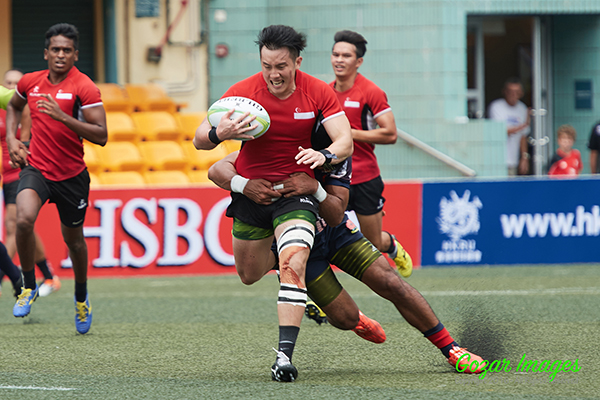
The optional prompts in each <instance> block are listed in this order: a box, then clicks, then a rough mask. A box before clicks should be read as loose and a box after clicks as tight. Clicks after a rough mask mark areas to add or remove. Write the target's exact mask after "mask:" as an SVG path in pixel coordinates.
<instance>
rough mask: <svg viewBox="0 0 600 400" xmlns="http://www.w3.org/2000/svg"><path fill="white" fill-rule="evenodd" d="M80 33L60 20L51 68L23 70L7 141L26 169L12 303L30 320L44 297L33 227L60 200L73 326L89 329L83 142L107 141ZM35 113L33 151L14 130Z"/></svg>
mask: <svg viewBox="0 0 600 400" xmlns="http://www.w3.org/2000/svg"><path fill="white" fill-rule="evenodd" d="M78 44H79V32H78V31H77V28H76V27H74V26H73V25H69V24H56V25H53V26H52V27H50V29H48V31H47V32H46V41H45V49H44V59H45V60H47V61H48V69H47V70H43V71H37V72H32V73H29V74H25V75H24V76H23V78H21V80H20V81H19V83H18V85H17V91H16V93H17V95H16V96H13V97H12V99H11V101H10V103H9V105H8V108H7V129H6V131H7V132H6V142H7V144H8V151H9V154H10V158H11V161H12V163H13V164H14V165H18V166H20V167H21V174H20V177H21V179H20V180H19V187H18V189H17V234H16V239H17V249H18V252H19V258H20V260H21V268H22V270H23V280H24V282H23V283H24V287H23V291H22V293H21V295H20V296H19V298H18V299H17V303H16V304H15V306H14V308H13V314H14V315H15V317H24V316H26V315H28V314H29V312H30V311H31V305H32V303H33V302H34V301H35V299H36V298H37V296H38V292H39V287H38V286H37V284H36V282H35V272H34V266H35V264H34V250H35V236H34V233H33V227H34V225H35V221H36V219H37V216H38V213H39V211H40V208H41V207H42V206H43V205H44V203H46V201H49V202H51V203H55V204H56V208H57V209H58V214H59V217H60V221H61V231H62V235H63V239H64V241H65V244H66V245H67V247H68V249H69V256H70V257H71V260H72V262H73V272H74V274H75V327H76V329H77V332H79V333H86V332H88V330H89V329H90V325H91V323H92V307H91V305H90V302H89V298H88V293H87V264H88V256H87V245H86V242H85V237H84V235H83V222H84V219H85V213H86V209H87V206H88V195H89V187H90V177H89V174H88V172H87V168H86V166H85V162H84V161H83V143H82V139H87V140H89V141H90V142H92V143H96V144H99V145H102V146H103V145H105V144H106V140H107V132H106V113H105V112H104V107H103V106H102V100H101V98H100V90H99V89H98V88H97V87H96V85H94V83H93V82H92V80H91V79H90V78H89V77H87V76H86V75H84V74H83V73H81V72H79V70H78V69H77V68H76V67H75V62H76V61H77V60H78V57H79V52H78ZM26 104H27V105H28V106H29V109H30V111H31V124H32V126H31V143H30V147H29V149H27V147H25V145H24V144H23V143H22V142H21V141H19V140H18V139H17V138H16V137H15V134H16V132H17V126H18V123H19V121H20V120H21V113H22V111H23V108H24V107H25V105H26Z"/></svg>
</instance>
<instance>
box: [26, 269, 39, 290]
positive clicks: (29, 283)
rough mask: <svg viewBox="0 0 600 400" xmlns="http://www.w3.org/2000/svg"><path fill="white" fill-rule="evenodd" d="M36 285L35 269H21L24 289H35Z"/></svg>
mask: <svg viewBox="0 0 600 400" xmlns="http://www.w3.org/2000/svg"><path fill="white" fill-rule="evenodd" d="M36 285H37V283H36V282H35V269H32V270H31V271H23V287H24V288H25V289H35V287H36Z"/></svg>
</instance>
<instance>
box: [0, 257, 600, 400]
mask: <svg viewBox="0 0 600 400" xmlns="http://www.w3.org/2000/svg"><path fill="white" fill-rule="evenodd" d="M338 277H339V279H340V281H341V282H342V284H343V285H344V287H345V288H346V289H347V290H348V291H349V292H350V294H351V295H352V296H353V297H354V298H355V300H356V302H357V303H358V305H359V307H360V308H361V310H362V311H363V312H364V313H365V314H367V315H369V316H370V317H372V318H374V319H376V320H378V321H379V322H380V323H381V325H382V326H383V328H384V329H385V330H386V333H387V337H388V339H387V341H386V342H385V343H383V344H380V345H376V344H372V343H370V342H366V341H364V340H363V339H361V338H359V337H358V336H356V334H354V333H353V332H343V331H339V330H337V329H335V328H333V327H332V326H330V325H322V326H318V325H317V324H316V323H315V322H313V321H310V320H308V319H306V318H305V319H304V321H303V323H302V329H301V332H300V336H299V339H298V343H297V346H296V351H295V353H294V365H295V366H296V367H297V368H298V370H299V377H298V380H297V381H296V382H294V383H291V384H283V383H277V382H272V381H271V378H270V373H269V369H270V366H271V364H272V363H273V361H274V359H275V352H274V351H273V350H272V349H271V348H272V347H276V346H277V337H278V330H277V315H276V305H275V297H276V294H277V290H278V284H277V278H276V277H275V276H273V275H269V276H267V277H265V278H264V279H263V280H262V281H261V282H258V283H257V284H255V285H253V286H249V287H248V286H244V285H243V284H242V283H241V282H240V281H239V279H238V278H237V277H236V276H211V277H201V276H193V277H189V276H188V277H160V278H158V277H157V278H131V279H94V280H92V281H90V282H89V290H90V300H91V302H92V307H93V315H94V317H93V318H94V320H93V324H92V328H91V330H90V332H89V333H88V334H86V335H78V334H76V332H75V326H74V321H73V320H74V305H73V291H72V286H73V282H72V281H69V280H63V285H62V289H61V290H60V291H58V292H56V293H53V294H51V295H50V296H48V297H44V298H40V299H38V300H37V301H36V302H35V304H34V305H33V307H32V312H31V314H30V315H29V316H28V317H26V318H23V319H17V318H14V317H13V316H12V306H13V303H14V302H13V299H12V298H11V296H10V289H9V286H10V285H9V284H8V283H6V282H5V283H4V291H3V294H2V297H1V298H0V337H1V338H2V340H1V341H0V377H1V378H0V399H12V398H14V399H23V398H31V397H33V398H36V399H82V398H85V399H92V400H93V399H142V398H143V399H284V398H295V399H321V398H326V399H396V398H406V399H440V398H444V399H464V398H478V399H505V398H506V399H513V398H527V399H549V398H597V397H598V390H599V386H600V385H599V384H598V382H597V377H598V375H599V374H600V362H599V361H598V359H599V357H600V347H599V343H600V341H598V338H597V335H598V333H597V332H598V331H599V328H600V265H598V264H594V265H564V266H513V267H487V268H486V267H465V268H442V269H440V268H431V269H422V270H416V271H415V272H414V274H413V276H412V277H410V278H408V282H409V283H411V284H412V285H413V286H414V287H416V288H417V289H418V290H419V291H421V292H422V293H423V294H424V296H425V298H426V299H427V300H428V301H429V303H430V304H431V306H432V307H433V309H434V311H435V312H436V314H437V315H438V317H439V318H440V320H441V321H442V322H443V323H444V324H445V325H446V327H447V328H448V330H449V331H450V333H451V334H452V335H453V337H454V338H455V339H456V340H457V341H458V342H459V343H460V344H461V345H462V346H465V347H468V348H469V350H471V351H473V352H475V353H477V354H479V355H481V356H482V357H483V358H485V359H488V360H490V361H492V360H502V359H506V360H509V361H511V365H512V366H513V368H512V370H511V371H510V372H495V373H491V372H490V373H488V375H487V377H486V378H485V379H484V380H478V379H476V378H475V377H473V376H467V375H463V374H458V373H456V371H454V370H453V369H452V368H451V367H450V366H449V365H448V363H447V362H446V360H445V358H444V357H443V356H442V355H441V353H440V352H439V350H437V349H436V348H435V347H434V346H433V345H431V343H430V342H429V341H428V340H426V339H424V338H423V337H422V335H421V334H420V333H419V332H418V331H416V330H415V329H414V328H412V327H411V326H410V325H408V324H407V323H406V322H405V321H404V319H403V318H402V317H401V316H400V315H399V314H398V312H397V311H396V309H395V308H394V307H393V305H392V304H391V303H389V302H387V301H385V300H383V299H381V298H379V297H378V296H376V295H374V294H373V293H372V292H370V290H369V289H368V288H367V287H366V286H364V285H363V284H362V283H360V282H357V281H355V280H354V279H352V278H349V277H347V276H345V275H338ZM523 354H525V355H526V358H527V359H535V360H540V361H542V360H549V361H555V360H567V359H568V360H571V361H574V360H575V359H577V360H578V367H579V368H580V371H577V372H574V371H569V372H560V373H559V374H558V375H557V378H556V379H557V382H555V383H550V382H549V380H548V376H549V373H546V372H535V373H532V372H529V373H515V369H516V364H518V362H519V360H520V359H521V357H522V356H523ZM558 378H560V380H559V379H558Z"/></svg>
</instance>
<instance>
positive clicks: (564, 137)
mask: <svg viewBox="0 0 600 400" xmlns="http://www.w3.org/2000/svg"><path fill="white" fill-rule="evenodd" d="M556 139H557V141H558V149H556V153H555V154H554V156H552V159H551V160H550V168H549V170H548V175H551V176H557V175H563V176H577V175H579V173H580V172H581V170H582V169H583V163H582V162H581V153H580V152H579V150H577V149H574V148H573V144H574V143H575V140H577V132H576V131H575V128H573V127H572V126H571V125H561V126H559V127H558V129H557V130H556Z"/></svg>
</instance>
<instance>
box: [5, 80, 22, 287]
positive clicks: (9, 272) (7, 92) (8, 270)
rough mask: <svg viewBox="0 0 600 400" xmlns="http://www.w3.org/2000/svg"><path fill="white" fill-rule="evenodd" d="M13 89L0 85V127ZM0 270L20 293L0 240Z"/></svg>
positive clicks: (17, 275) (17, 274)
mask: <svg viewBox="0 0 600 400" xmlns="http://www.w3.org/2000/svg"><path fill="white" fill-rule="evenodd" d="M14 93H15V91H14V90H13V89H8V88H6V87H4V86H0V129H4V118H2V117H3V116H4V110H5V109H6V107H7V105H8V103H9V101H10V99H11V98H12V96H13V94H14ZM0 272H2V275H4V274H6V275H7V276H8V278H9V279H10V281H11V283H12V285H13V290H14V295H15V297H18V296H19V295H20V294H21V286H22V285H23V281H22V279H21V271H20V270H19V268H18V267H17V266H16V265H15V264H14V263H13V262H12V259H11V258H10V257H9V256H8V252H7V251H6V247H5V246H4V243H1V242H0Z"/></svg>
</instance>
